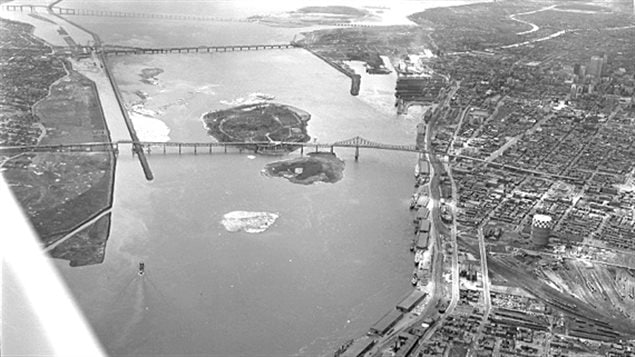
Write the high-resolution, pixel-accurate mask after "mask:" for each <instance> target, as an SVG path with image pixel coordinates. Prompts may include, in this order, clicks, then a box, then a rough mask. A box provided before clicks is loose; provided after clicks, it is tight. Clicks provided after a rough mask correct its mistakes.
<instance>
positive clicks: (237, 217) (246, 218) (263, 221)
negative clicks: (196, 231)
mask: <svg viewBox="0 0 635 357" xmlns="http://www.w3.org/2000/svg"><path fill="white" fill-rule="evenodd" d="M277 219H278V214H276V213H269V212H250V211H232V212H229V213H227V214H225V215H224V216H223V220H222V221H221V224H222V225H223V226H224V227H225V229H226V230H227V231H228V232H239V231H244V232H246V233H262V232H264V231H266V230H267V229H268V228H269V227H271V225H272V224H274V222H275V221H276V220H277Z"/></svg>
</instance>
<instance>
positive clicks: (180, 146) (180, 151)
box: [179, 144, 182, 155]
mask: <svg viewBox="0 0 635 357" xmlns="http://www.w3.org/2000/svg"><path fill="white" fill-rule="evenodd" d="M181 147H182V145H181V144H179V155H181Z"/></svg>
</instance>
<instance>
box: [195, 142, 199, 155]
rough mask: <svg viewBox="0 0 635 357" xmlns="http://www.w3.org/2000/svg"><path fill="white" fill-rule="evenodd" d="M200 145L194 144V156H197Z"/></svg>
mask: <svg viewBox="0 0 635 357" xmlns="http://www.w3.org/2000/svg"><path fill="white" fill-rule="evenodd" d="M197 146H198V145H196V144H194V155H196V148H197Z"/></svg>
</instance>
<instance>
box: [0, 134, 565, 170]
mask: <svg viewBox="0 0 635 357" xmlns="http://www.w3.org/2000/svg"><path fill="white" fill-rule="evenodd" d="M120 146H126V147H127V148H131V150H132V153H133V154H136V153H147V154H151V153H153V152H154V153H157V152H158V153H163V154H175V153H178V154H195V155H196V154H199V153H201V154H204V153H209V154H213V153H218V152H223V153H229V152H236V151H238V152H244V151H253V152H255V153H263V154H269V153H276V152H287V151H288V149H289V148H293V149H295V150H300V153H301V154H303V153H304V151H305V150H312V149H313V150H315V151H319V150H320V149H328V150H330V151H331V152H333V150H334V148H349V149H355V160H358V159H359V150H360V149H370V150H389V151H400V152H412V153H419V154H425V153H426V151H425V150H421V149H419V148H417V147H416V146H415V145H398V144H384V143H379V142H375V141H371V140H368V139H365V138H362V137H360V136H356V137H354V138H350V139H346V140H341V141H336V142H333V143H317V142H306V143H302V142H284V141H281V142H246V143H245V142H174V141H168V142H152V141H132V140H124V141H117V142H112V143H110V142H94V143H79V144H65V145H36V146H0V155H15V154H19V153H27V152H104V151H110V152H115V153H118V152H119V149H120ZM219 149H220V150H219ZM447 156H448V157H449V158H453V159H457V160H469V161H475V162H479V163H481V164H483V165H485V166H492V167H498V168H501V169H505V170H510V171H516V172H523V173H525V174H529V175H535V176H541V177H546V178H549V179H560V180H565V181H575V180H577V179H576V178H575V177H569V176H564V175H559V174H553V173H547V172H542V171H538V170H533V169H527V168H522V167H517V166H512V165H508V164H503V163H498V162H488V161H486V160H482V159H478V158H474V157H469V156H463V155H451V154H450V155H447Z"/></svg>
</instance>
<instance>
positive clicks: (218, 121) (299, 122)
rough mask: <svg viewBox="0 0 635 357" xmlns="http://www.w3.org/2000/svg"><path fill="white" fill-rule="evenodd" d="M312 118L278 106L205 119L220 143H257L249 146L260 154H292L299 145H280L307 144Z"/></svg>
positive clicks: (264, 105) (253, 106)
mask: <svg viewBox="0 0 635 357" xmlns="http://www.w3.org/2000/svg"><path fill="white" fill-rule="evenodd" d="M310 118H311V115H310V114H309V113H307V112H305V111H303V110H301V109H298V108H294V107H292V106H289V105H283V104H276V103H269V102H265V103H256V104H245V105H240V106H237V107H233V108H230V109H226V110H219V111H216V112H210V113H207V114H205V115H203V123H204V125H205V128H206V129H207V131H208V133H209V134H210V135H211V136H213V137H214V138H216V140H218V141H220V142H226V143H254V145H252V146H247V147H248V148H251V149H253V150H254V151H256V152H259V153H267V152H268V151H269V150H270V149H273V150H275V151H276V152H282V153H285V152H290V151H293V150H295V149H297V148H298V146H297V145H289V144H287V145H283V144H280V143H283V142H284V143H305V142H307V141H309V139H310V138H311V137H310V136H309V135H308V134H307V130H306V127H307V122H308V121H309V119H310Z"/></svg>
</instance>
